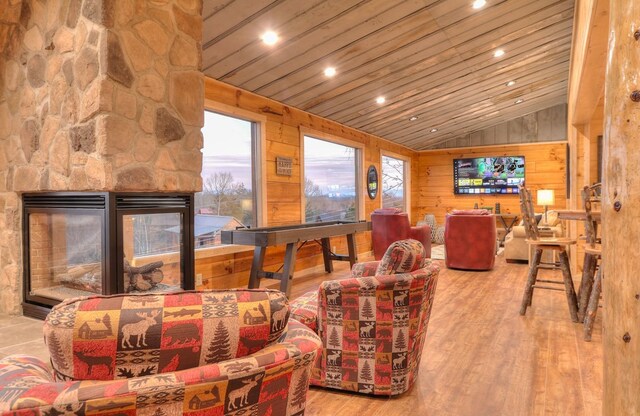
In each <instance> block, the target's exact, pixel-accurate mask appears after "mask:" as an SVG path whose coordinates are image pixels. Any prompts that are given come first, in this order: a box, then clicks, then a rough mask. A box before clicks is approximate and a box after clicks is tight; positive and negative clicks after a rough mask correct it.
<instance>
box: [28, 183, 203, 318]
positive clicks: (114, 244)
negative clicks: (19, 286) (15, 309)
mask: <svg viewBox="0 0 640 416" xmlns="http://www.w3.org/2000/svg"><path fill="white" fill-rule="evenodd" d="M193 198H194V196H193V193H157V192H153V193H151V192H42V193H26V194H23V195H22V258H23V265H24V269H23V291H22V295H23V298H22V299H23V301H22V308H23V313H24V315H26V316H31V317H34V318H40V319H44V318H45V317H46V315H47V314H48V313H49V311H50V310H51V307H52V306H55V305H56V304H58V303H60V302H59V301H56V300H53V299H50V298H46V297H42V296H37V295H31V294H30V291H31V287H30V282H31V278H30V276H31V274H30V261H29V260H30V252H29V214H32V213H69V212H70V211H72V212H74V213H78V214H98V215H99V214H100V213H101V214H102V215H101V219H102V224H103V230H104V233H103V235H102V239H103V241H102V270H103V273H102V294H104V295H110V294H115V293H123V292H124V280H123V279H121V278H120V276H123V275H124V270H123V269H124V263H123V260H122V259H123V255H122V254H120V255H117V253H123V239H122V238H121V236H122V234H123V223H122V218H123V216H124V215H137V214H162V213H180V214H182V229H183V233H184V236H183V239H182V242H181V255H182V264H181V265H182V270H181V286H182V288H183V289H184V290H193V289H194V288H195V277H194V270H195V264H194V263H195V256H194V212H193Z"/></svg>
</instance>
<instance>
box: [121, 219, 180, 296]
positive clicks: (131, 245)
mask: <svg viewBox="0 0 640 416" xmlns="http://www.w3.org/2000/svg"><path fill="white" fill-rule="evenodd" d="M182 216H183V214H182V213H180V212H167V213H154V214H147V213H144V214H125V215H122V237H123V238H122V243H123V252H124V261H123V270H122V282H121V285H122V289H123V290H122V291H123V292H125V293H130V292H133V293H140V292H150V291H151V292H174V291H178V290H180V289H182V286H183V285H182V281H183V273H184V270H183V269H184V267H183V265H184V247H183V245H182V241H183V234H184V232H185V230H184V229H183V218H182Z"/></svg>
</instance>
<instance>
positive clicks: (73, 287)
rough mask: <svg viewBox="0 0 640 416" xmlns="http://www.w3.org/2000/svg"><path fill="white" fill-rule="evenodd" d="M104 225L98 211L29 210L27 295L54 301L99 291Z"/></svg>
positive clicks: (101, 274) (101, 283) (48, 301)
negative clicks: (28, 278)
mask: <svg viewBox="0 0 640 416" xmlns="http://www.w3.org/2000/svg"><path fill="white" fill-rule="evenodd" d="M104 228H105V227H104V215H103V214H102V213H101V212H96V211H94V212H91V211H89V210H86V211H75V212H73V213H69V212H62V211H61V212H56V210H49V211H48V212H31V213H29V215H28V232H29V242H30V244H29V252H28V255H29V265H30V274H31V279H30V280H29V282H28V285H29V287H28V288H27V295H28V297H31V298H33V299H37V300H40V301H41V302H43V303H46V304H55V303H57V302H59V301H62V300H64V299H67V298H72V297H77V296H88V295H92V294H96V293H102V292H103V291H102V285H103V275H104V258H103V255H104V241H105V236H104Z"/></svg>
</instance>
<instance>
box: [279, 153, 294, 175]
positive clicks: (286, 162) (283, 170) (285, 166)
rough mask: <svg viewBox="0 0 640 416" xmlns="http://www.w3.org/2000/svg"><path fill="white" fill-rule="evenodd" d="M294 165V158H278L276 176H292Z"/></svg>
mask: <svg viewBox="0 0 640 416" xmlns="http://www.w3.org/2000/svg"><path fill="white" fill-rule="evenodd" d="M292 165H293V159H292V158H290V157H282V156H276V175H283V176H291V168H292Z"/></svg>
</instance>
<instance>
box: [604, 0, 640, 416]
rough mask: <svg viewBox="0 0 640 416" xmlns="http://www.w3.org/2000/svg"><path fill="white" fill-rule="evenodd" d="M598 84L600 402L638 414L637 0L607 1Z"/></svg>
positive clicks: (608, 409) (610, 409) (611, 411)
mask: <svg viewBox="0 0 640 416" xmlns="http://www.w3.org/2000/svg"><path fill="white" fill-rule="evenodd" d="M609 24H610V26H609V28H610V30H609V53H608V55H607V73H606V82H605V119H604V123H605V131H604V134H605V145H604V155H603V156H604V157H603V164H604V168H605V172H604V175H603V176H604V183H603V192H602V224H603V230H602V234H603V256H602V257H603V264H604V267H603V270H602V271H603V275H602V278H603V279H602V284H603V290H602V296H603V299H604V311H603V326H604V335H603V352H604V400H603V414H604V415H607V416H609V415H610V416H614V415H615V416H618V415H639V414H640V394H638V386H640V274H638V270H640V253H639V249H640V244H638V242H639V240H640V237H639V236H640V221H639V220H638V212H640V171H639V167H640V102H639V101H640V93H637V91H640V78H639V77H638V73H640V32H637V31H638V30H639V29H640V2H639V1H636V0H634V1H617V0H613V1H611V2H610V20H609Z"/></svg>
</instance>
